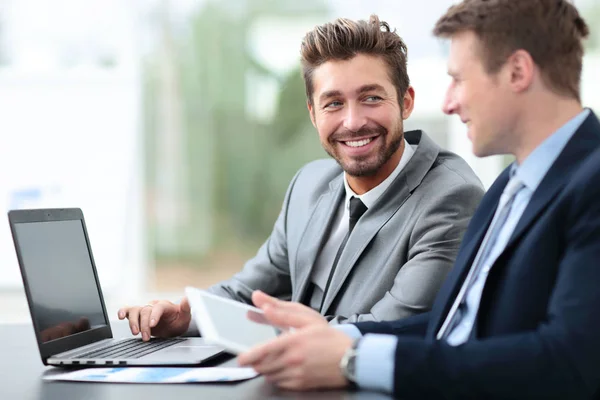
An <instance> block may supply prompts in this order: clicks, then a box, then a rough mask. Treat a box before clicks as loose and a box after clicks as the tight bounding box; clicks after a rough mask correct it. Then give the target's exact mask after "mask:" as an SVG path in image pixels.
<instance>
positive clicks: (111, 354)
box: [72, 338, 185, 359]
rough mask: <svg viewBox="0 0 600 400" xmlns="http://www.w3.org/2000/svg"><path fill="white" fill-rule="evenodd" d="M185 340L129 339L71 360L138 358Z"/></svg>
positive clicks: (79, 355) (76, 356) (78, 355)
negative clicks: (147, 340)
mask: <svg viewBox="0 0 600 400" xmlns="http://www.w3.org/2000/svg"><path fill="white" fill-rule="evenodd" d="M184 340H185V339H180V338H172V339H161V338H152V339H151V340H150V341H149V342H143V341H142V340H140V339H136V338H131V339H126V340H123V341H121V342H118V343H114V344H111V345H110V346H106V347H103V348H101V349H95V350H92V351H89V352H87V353H83V354H77V355H75V356H73V357H72V358H100V359H117V358H120V359H123V358H140V357H143V356H145V355H148V354H151V353H154V352H155V351H158V350H162V349H164V348H166V347H170V346H173V345H175V344H177V343H181V342H183V341H184Z"/></svg>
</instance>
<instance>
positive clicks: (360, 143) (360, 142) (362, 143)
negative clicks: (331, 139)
mask: <svg viewBox="0 0 600 400" xmlns="http://www.w3.org/2000/svg"><path fill="white" fill-rule="evenodd" d="M372 141H373V138H369V139H363V140H356V141H354V142H346V144H347V145H348V146H350V147H362V146H365V145H367V144H369V143H371V142H372Z"/></svg>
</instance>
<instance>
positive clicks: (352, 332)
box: [332, 324, 362, 339]
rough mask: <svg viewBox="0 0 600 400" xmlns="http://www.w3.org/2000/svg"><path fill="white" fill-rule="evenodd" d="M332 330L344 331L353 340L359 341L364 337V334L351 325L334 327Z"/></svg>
mask: <svg viewBox="0 0 600 400" xmlns="http://www.w3.org/2000/svg"><path fill="white" fill-rule="evenodd" d="M332 328H334V329H337V330H338V331H342V332H343V333H345V334H346V335H348V336H350V337H351V338H352V339H358V338H360V337H362V333H361V332H360V330H359V329H358V328H357V327H356V326H354V325H350V324H344V325H333V326H332Z"/></svg>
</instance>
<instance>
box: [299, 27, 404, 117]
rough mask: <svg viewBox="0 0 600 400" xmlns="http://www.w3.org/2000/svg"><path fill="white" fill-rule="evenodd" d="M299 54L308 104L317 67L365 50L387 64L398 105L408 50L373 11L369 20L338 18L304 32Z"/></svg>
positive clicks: (364, 52) (311, 99)
mask: <svg viewBox="0 0 600 400" xmlns="http://www.w3.org/2000/svg"><path fill="white" fill-rule="evenodd" d="M300 54H301V62H302V75H303V77H304V84H305V85H306V98H307V99H308V102H309V104H311V105H312V104H313V91H314V87H313V79H312V77H313V72H314V70H315V69H316V68H317V67H319V66H320V65H322V64H324V63H326V62H328V61H331V60H350V59H352V58H353V57H355V56H356V55H358V54H366V55H372V56H378V57H381V58H382V59H383V60H384V61H385V63H386V64H387V65H388V69H389V75H390V79H391V80H392V83H393V84H394V86H395V87H396V92H397V94H398V103H399V104H400V106H401V107H402V104H403V103H402V99H403V98H404V93H406V90H407V89H408V86H409V84H410V81H409V79H408V73H407V72H406V59H407V54H408V50H407V48H406V44H405V43H404V41H403V40H402V38H400V36H398V34H397V33H396V31H395V30H394V31H392V30H390V26H389V25H388V23H387V22H384V21H380V20H379V17H377V15H371V17H370V18H369V21H365V20H359V21H353V20H350V19H346V18H338V19H336V20H335V21H333V22H330V23H327V24H324V25H320V26H317V27H315V28H314V29H313V30H312V31H310V32H308V33H307V34H306V36H304V39H303V40H302V45H301V47H300Z"/></svg>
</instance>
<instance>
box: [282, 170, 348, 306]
mask: <svg viewBox="0 0 600 400" xmlns="http://www.w3.org/2000/svg"><path fill="white" fill-rule="evenodd" d="M344 195H345V189H344V184H343V174H342V175H339V176H338V177H336V178H335V179H334V180H333V181H332V182H331V184H330V185H329V191H327V192H326V193H323V195H321V197H320V198H319V201H317V204H316V205H315V207H314V209H313V213H312V215H311V216H310V218H309V219H308V223H307V225H306V228H305V230H304V233H303V234H302V239H300V242H299V245H298V252H297V253H296V260H295V263H294V264H295V268H294V274H295V281H296V282H297V287H298V290H294V291H293V295H292V301H301V300H302V298H303V297H304V293H305V292H306V288H307V284H308V282H309V278H310V275H311V273H312V269H313V267H314V265H315V260H316V259H317V256H318V255H319V253H320V252H321V248H322V247H323V245H324V244H325V241H326V240H327V238H328V237H329V235H327V233H328V232H329V231H330V227H331V224H332V223H333V220H334V218H335V216H336V214H337V211H338V207H339V205H340V202H341V201H343V199H344Z"/></svg>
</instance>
